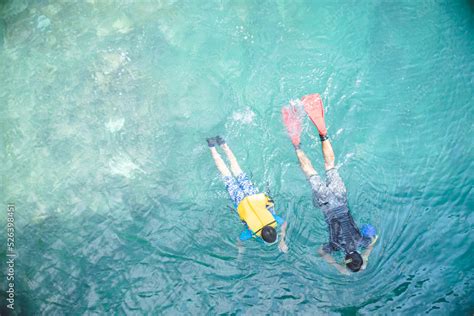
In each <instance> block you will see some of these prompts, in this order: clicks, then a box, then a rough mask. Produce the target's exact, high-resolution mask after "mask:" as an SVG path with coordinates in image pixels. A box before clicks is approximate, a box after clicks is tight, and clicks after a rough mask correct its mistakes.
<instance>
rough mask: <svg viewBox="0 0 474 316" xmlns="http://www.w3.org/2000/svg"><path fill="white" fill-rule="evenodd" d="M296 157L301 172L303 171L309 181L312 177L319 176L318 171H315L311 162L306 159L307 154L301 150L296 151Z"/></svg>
mask: <svg viewBox="0 0 474 316" xmlns="http://www.w3.org/2000/svg"><path fill="white" fill-rule="evenodd" d="M296 156H297V157H298V160H299V161H300V167H301V170H303V173H304V174H305V176H306V177H307V178H308V179H309V177H311V176H312V175H315V174H317V172H316V170H314V168H313V165H312V164H311V161H310V160H309V158H308V157H306V155H305V153H304V152H303V151H302V150H301V149H299V148H298V149H296Z"/></svg>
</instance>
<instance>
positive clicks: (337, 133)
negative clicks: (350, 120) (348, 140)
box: [336, 128, 344, 136]
mask: <svg viewBox="0 0 474 316" xmlns="http://www.w3.org/2000/svg"><path fill="white" fill-rule="evenodd" d="M343 131H344V129H343V128H340V129H338V130H337V132H336V136H338V135H339V134H341V133H342V132H343Z"/></svg>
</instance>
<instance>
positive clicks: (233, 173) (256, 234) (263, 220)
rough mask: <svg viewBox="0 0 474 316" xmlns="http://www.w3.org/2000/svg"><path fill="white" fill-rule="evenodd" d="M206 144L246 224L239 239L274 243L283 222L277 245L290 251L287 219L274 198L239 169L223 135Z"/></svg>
mask: <svg viewBox="0 0 474 316" xmlns="http://www.w3.org/2000/svg"><path fill="white" fill-rule="evenodd" d="M207 144H208V146H209V149H210V150H211V155H212V158H214V162H215V163H216V166H217V169H218V170H219V171H220V173H221V175H222V179H223V180H224V184H225V186H226V188H227V191H228V192H229V195H230V198H231V200H232V202H234V205H235V208H236V211H237V214H238V215H239V217H240V219H241V220H242V221H243V222H244V224H245V226H246V228H245V230H244V231H243V232H242V233H241V234H240V236H239V241H245V240H248V239H251V238H256V239H260V240H263V241H264V242H265V243H266V244H275V243H277V242H278V234H277V231H276V229H275V228H276V227H277V226H278V225H281V232H280V236H279V237H280V238H279V239H280V241H279V242H278V248H279V249H280V251H282V252H287V251H288V246H287V245H286V243H285V235H286V227H287V222H286V221H284V220H283V219H282V218H281V217H280V216H278V215H277V214H276V213H275V210H274V204H273V200H272V199H271V198H270V197H269V196H267V195H266V194H264V193H258V189H257V188H256V187H255V186H254V185H253V183H252V182H251V181H250V179H249V177H248V176H247V175H246V174H245V173H244V172H243V171H242V169H240V166H239V164H238V162H237V159H236V158H235V156H234V153H233V152H232V151H231V150H230V148H229V146H228V145H227V144H226V142H225V140H224V139H223V138H222V137H220V136H216V137H212V138H208V139H207ZM217 146H220V147H221V148H222V150H223V151H224V153H225V155H226V156H227V158H228V160H229V162H230V170H229V168H228V167H227V165H226V164H225V162H224V160H223V159H222V157H221V156H220V154H219V153H218V152H217V148H216V147H217Z"/></svg>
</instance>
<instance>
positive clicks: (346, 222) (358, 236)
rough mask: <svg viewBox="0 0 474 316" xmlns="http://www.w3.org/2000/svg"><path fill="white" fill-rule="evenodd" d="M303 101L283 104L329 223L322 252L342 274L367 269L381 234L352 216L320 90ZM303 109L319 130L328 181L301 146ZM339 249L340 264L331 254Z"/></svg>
mask: <svg viewBox="0 0 474 316" xmlns="http://www.w3.org/2000/svg"><path fill="white" fill-rule="evenodd" d="M301 103H302V105H303V106H301ZM301 103H300V104H299V105H298V104H291V105H290V106H286V107H283V109H282V115H283V122H284V124H285V126H286V128H287V131H288V134H289V136H290V139H291V142H292V143H293V146H294V147H295V151H296V156H297V157H298V160H299V163H300V167H301V170H302V171H303V173H304V174H305V175H306V177H307V179H308V180H309V183H310V184H311V189H312V191H313V204H314V205H315V206H316V207H319V208H320V209H321V210H322V212H323V214H324V219H325V221H326V223H327V225H328V230H329V242H328V243H327V244H325V245H323V246H322V247H321V248H320V249H319V254H320V255H321V256H322V257H323V258H324V259H325V260H326V261H327V262H328V263H329V264H331V265H333V266H334V267H335V268H336V269H337V270H338V271H339V272H340V273H342V274H346V275H348V274H350V273H349V271H352V272H358V271H360V270H365V268H366V266H367V262H368V259H369V255H370V253H371V252H372V249H373V247H374V244H375V242H376V241H377V238H378V236H377V235H376V231H375V228H374V227H373V226H372V225H369V224H366V225H363V226H362V227H361V229H359V228H358V227H357V225H356V224H355V222H354V219H353V218H352V215H351V212H350V210H349V207H348V203H347V192H346V187H345V186H344V182H343V181H342V179H341V177H340V176H339V173H338V172H337V170H336V169H335V167H334V151H333V149H332V146H331V142H330V141H329V138H328V135H327V129H326V123H325V121H324V109H323V103H322V101H321V97H320V96H319V94H311V95H307V96H304V97H303V98H302V99H301ZM303 109H304V112H306V114H307V115H308V116H309V118H310V119H311V121H312V122H313V124H314V125H315V126H316V128H317V129H318V132H319V136H320V139H321V148H322V152H323V157H324V166H325V170H326V181H325V182H323V180H321V177H320V176H319V175H318V174H317V172H316V170H314V168H313V166H312V164H311V161H310V160H309V159H308V157H307V156H306V155H305V153H304V152H303V150H301V148H300V134H301V130H302V128H301V119H300V117H301V115H300V113H303ZM359 248H362V249H365V250H364V251H363V253H362V255H361V254H360V253H359V251H358V250H359ZM336 251H342V252H343V253H344V254H345V259H344V264H345V265H342V264H339V263H338V262H337V261H336V260H335V259H334V257H333V256H332V255H331V254H332V253H334V252H336Z"/></svg>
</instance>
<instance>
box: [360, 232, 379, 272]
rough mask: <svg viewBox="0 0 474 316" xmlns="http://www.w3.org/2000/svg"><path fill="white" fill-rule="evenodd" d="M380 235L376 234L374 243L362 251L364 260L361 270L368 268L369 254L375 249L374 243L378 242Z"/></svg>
mask: <svg viewBox="0 0 474 316" xmlns="http://www.w3.org/2000/svg"><path fill="white" fill-rule="evenodd" d="M378 238H379V236H377V235H376V236H375V237H374V239H373V240H372V243H371V244H370V245H369V246H368V247H367V249H365V251H364V252H363V253H362V259H363V260H364V262H363V263H362V267H360V269H361V270H365V268H367V263H368V262H369V256H370V253H371V252H372V250H374V245H375V243H376V242H377V239H378Z"/></svg>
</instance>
